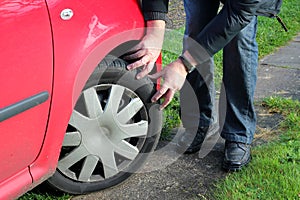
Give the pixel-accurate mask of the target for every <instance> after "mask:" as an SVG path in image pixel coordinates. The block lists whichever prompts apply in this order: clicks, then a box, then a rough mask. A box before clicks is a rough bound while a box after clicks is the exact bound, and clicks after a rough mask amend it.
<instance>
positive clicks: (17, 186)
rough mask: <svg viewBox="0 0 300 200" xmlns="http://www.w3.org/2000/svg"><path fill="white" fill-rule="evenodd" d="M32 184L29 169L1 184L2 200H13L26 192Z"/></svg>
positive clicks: (0, 197) (0, 196)
mask: <svg viewBox="0 0 300 200" xmlns="http://www.w3.org/2000/svg"><path fill="white" fill-rule="evenodd" d="M31 184H32V178H31V176H30V174H29V168H28V167H26V168H25V169H23V170H21V171H20V172H18V173H17V174H15V175H14V176H12V177H10V178H9V179H7V180H5V181H4V182H3V183H1V184H0V199H1V200H2V199H3V200H13V199H15V198H16V197H18V196H20V195H22V194H23V193H24V192H26V191H27V190H28V189H29V188H30V187H31Z"/></svg>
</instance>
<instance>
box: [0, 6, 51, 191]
mask: <svg viewBox="0 0 300 200" xmlns="http://www.w3.org/2000/svg"><path fill="white" fill-rule="evenodd" d="M0 50H1V51H0V149H1V150H0V187H1V182H3V181H4V180H6V179H8V178H11V177H13V176H14V175H15V174H17V173H19V172H20V171H23V170H24V169H26V168H27V166H28V165H29V164H31V163H32V162H33V161H34V160H35V159H36V157H37V156H38V154H39V151H40V149H41V146H42V143H43V139H44V136H45V131H46V127H47V120H48V114H49V107H50V98H51V89H52V75H53V56H52V52H53V48H52V35H51V26H50V21H49V15H48V11H47V7H46V4H45V1H44V0H2V1H0Z"/></svg>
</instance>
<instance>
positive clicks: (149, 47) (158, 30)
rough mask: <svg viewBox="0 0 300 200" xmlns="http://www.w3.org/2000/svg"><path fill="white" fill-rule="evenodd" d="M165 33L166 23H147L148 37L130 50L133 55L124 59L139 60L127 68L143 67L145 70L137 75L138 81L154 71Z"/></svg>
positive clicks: (161, 21)
mask: <svg viewBox="0 0 300 200" xmlns="http://www.w3.org/2000/svg"><path fill="white" fill-rule="evenodd" d="M164 32H165V21H163V20H153V21H147V31H146V35H145V36H144V37H143V39H142V40H141V41H140V42H139V43H138V44H137V45H136V46H135V47H133V48H132V49H131V50H130V52H132V53H131V54H130V55H127V56H125V57H124V59H126V60H137V61H135V62H134V63H132V64H130V65H128V66H127V68H128V69H129V70H133V69H136V68H138V67H143V70H142V71H141V72H140V73H139V74H137V79H140V78H143V77H144V76H146V75H147V74H149V73H150V72H151V71H152V69H153V67H154V64H155V62H156V60H157V58H158V57H159V55H160V52H161V49H162V45H163V40H164Z"/></svg>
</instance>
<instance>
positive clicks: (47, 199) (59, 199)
mask: <svg viewBox="0 0 300 200" xmlns="http://www.w3.org/2000/svg"><path fill="white" fill-rule="evenodd" d="M54 199H55V200H69V199H71V196H70V195H67V194H63V195H53V194H48V193H40V192H28V193H26V194H24V195H23V196H22V197H20V198H19V199H18V200H54Z"/></svg>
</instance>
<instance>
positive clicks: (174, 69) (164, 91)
mask: <svg viewBox="0 0 300 200" xmlns="http://www.w3.org/2000/svg"><path fill="white" fill-rule="evenodd" d="M186 75H187V71H186V69H185V66H184V65H183V63H182V61H181V60H180V59H177V60H175V61H174V62H172V63H170V64H169V65H167V66H165V67H164V68H163V69H162V70H161V71H159V72H157V73H155V74H152V75H149V77H150V78H152V79H157V78H160V77H162V78H163V80H164V83H163V84H162V86H161V87H160V89H159V90H158V91H157V92H156V94H155V95H154V96H153V97H152V99H151V100H152V102H155V101H157V100H159V99H160V98H162V97H164V101H163V103H162V104H161V106H160V109H161V110H162V109H164V108H165V107H166V106H167V105H168V104H169V103H170V102H171V100H172V99H173V97H174V94H175V92H177V91H178V90H180V89H181V88H182V86H183V84H184V81H185V78H186Z"/></svg>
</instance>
